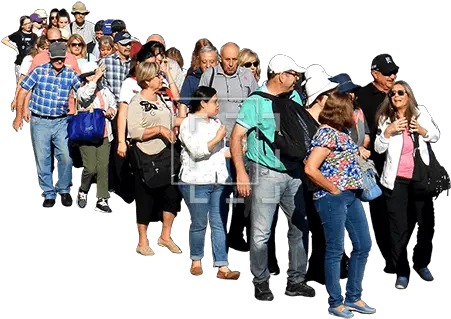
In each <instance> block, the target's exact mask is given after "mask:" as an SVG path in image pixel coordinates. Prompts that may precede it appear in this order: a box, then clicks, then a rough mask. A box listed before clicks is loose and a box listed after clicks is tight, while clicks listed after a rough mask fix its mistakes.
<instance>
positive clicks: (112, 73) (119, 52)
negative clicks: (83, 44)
mask: <svg viewBox="0 0 451 319" xmlns="http://www.w3.org/2000/svg"><path fill="white" fill-rule="evenodd" d="M132 42H133V39H132V36H131V34H130V33H128V32H125V31H121V32H118V33H116V35H115V36H114V43H115V44H114V47H115V48H116V52H115V53H113V54H112V55H108V56H106V57H104V58H103V59H102V60H100V64H102V63H104V64H105V65H106V72H105V75H104V76H103V77H102V85H103V86H105V87H107V88H108V89H110V91H111V92H112V93H113V95H114V97H115V98H116V101H119V95H120V93H121V88H122V82H123V81H124V80H125V79H126V78H127V76H128V74H129V72H130V62H131V59H130V50H131V45H132ZM111 124H112V128H113V136H114V140H113V141H112V142H111V154H112V158H113V160H112V161H110V167H109V170H110V176H111V177H110V178H109V183H110V185H109V188H110V190H113V189H114V190H115V191H120V188H121V187H122V188H123V189H125V190H127V189H128V190H129V187H128V185H127V183H124V182H123V180H122V178H121V176H129V174H128V173H127V172H126V171H125V172H124V171H123V167H127V165H124V163H125V161H124V159H122V158H121V157H119V156H118V155H117V148H118V143H119V140H118V138H117V117H116V118H114V120H113V121H112V122H111ZM121 142H122V143H125V141H121Z"/></svg>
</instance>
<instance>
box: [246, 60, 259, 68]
mask: <svg viewBox="0 0 451 319" xmlns="http://www.w3.org/2000/svg"><path fill="white" fill-rule="evenodd" d="M259 64H260V62H259V61H255V62H253V63H252V62H247V63H244V67H246V68H248V69H249V68H250V67H251V66H252V65H253V66H254V68H256V67H258V65H259Z"/></svg>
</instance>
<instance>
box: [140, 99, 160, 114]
mask: <svg viewBox="0 0 451 319" xmlns="http://www.w3.org/2000/svg"><path fill="white" fill-rule="evenodd" d="M139 105H141V106H144V111H145V112H149V111H150V110H158V106H156V105H155V104H152V103H150V102H148V101H141V102H139Z"/></svg>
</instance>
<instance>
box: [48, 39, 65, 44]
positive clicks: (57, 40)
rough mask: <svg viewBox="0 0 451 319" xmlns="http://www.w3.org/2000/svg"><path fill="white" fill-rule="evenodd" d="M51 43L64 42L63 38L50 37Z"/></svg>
mask: <svg viewBox="0 0 451 319" xmlns="http://www.w3.org/2000/svg"><path fill="white" fill-rule="evenodd" d="M48 41H49V42H50V43H55V42H63V39H48Z"/></svg>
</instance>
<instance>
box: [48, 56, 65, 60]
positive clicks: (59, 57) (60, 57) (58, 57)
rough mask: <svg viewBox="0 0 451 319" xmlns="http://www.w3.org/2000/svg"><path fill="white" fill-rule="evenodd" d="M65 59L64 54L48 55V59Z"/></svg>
mask: <svg viewBox="0 0 451 319" xmlns="http://www.w3.org/2000/svg"><path fill="white" fill-rule="evenodd" d="M63 58H64V59H65V58H66V55H57V56H50V60H52V59H63Z"/></svg>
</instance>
